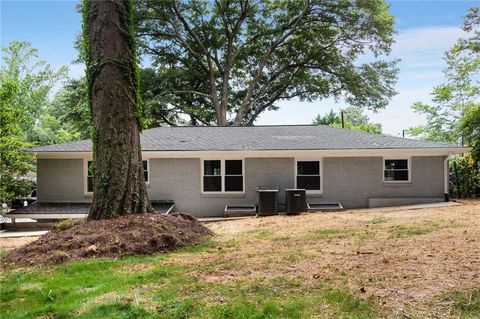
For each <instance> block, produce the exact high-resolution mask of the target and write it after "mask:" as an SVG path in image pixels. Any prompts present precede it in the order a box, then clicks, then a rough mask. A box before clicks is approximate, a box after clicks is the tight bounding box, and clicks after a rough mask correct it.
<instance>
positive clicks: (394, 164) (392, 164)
mask: <svg viewBox="0 0 480 319" xmlns="http://www.w3.org/2000/svg"><path fill="white" fill-rule="evenodd" d="M385 169H408V160H385Z"/></svg>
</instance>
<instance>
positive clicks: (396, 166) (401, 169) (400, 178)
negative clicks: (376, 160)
mask: <svg viewBox="0 0 480 319" xmlns="http://www.w3.org/2000/svg"><path fill="white" fill-rule="evenodd" d="M383 164H384V170H383V181H384V182H408V181H409V180H410V170H409V160H408V159H384V163H383Z"/></svg>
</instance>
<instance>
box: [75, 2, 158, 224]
mask: <svg viewBox="0 0 480 319" xmlns="http://www.w3.org/2000/svg"><path fill="white" fill-rule="evenodd" d="M83 9H84V12H83V14H84V38H85V51H86V60H87V80H88V93H89V102H90V107H91V111H92V118H93V128H94V133H93V151H94V161H95V170H94V184H93V201H92V205H91V207H90V212H89V216H88V217H89V219H105V218H111V217H115V216H119V215H125V214H136V213H146V212H153V208H152V206H151V204H150V202H149V200H148V196H147V191H146V185H145V179H144V175H143V165H142V153H141V145H140V133H139V132H140V129H141V125H140V122H141V111H140V108H139V103H141V101H140V98H139V92H138V72H137V65H136V53H135V40H134V37H133V19H132V14H133V11H132V2H131V1H130V0H98V1H94V0H85V1H84V8H83Z"/></svg>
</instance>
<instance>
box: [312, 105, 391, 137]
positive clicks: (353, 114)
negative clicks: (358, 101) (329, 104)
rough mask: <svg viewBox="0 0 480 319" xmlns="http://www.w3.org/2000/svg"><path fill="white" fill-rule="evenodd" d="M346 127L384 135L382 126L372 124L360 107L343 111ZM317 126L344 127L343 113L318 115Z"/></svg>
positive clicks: (316, 118) (315, 121)
mask: <svg viewBox="0 0 480 319" xmlns="http://www.w3.org/2000/svg"><path fill="white" fill-rule="evenodd" d="M343 122H344V127H345V128H347V129H351V130H354V131H362V132H370V133H375V134H381V133H382V124H380V123H371V122H370V118H369V117H368V115H366V114H364V112H363V109H362V108H360V107H355V106H351V107H347V108H346V109H344V110H343ZM313 124H315V125H330V126H334V127H342V118H341V111H339V112H338V113H335V112H334V111H333V109H331V110H330V112H328V113H327V114H325V115H323V116H321V115H320V114H318V115H317V117H315V118H314V119H313Z"/></svg>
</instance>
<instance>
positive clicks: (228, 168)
mask: <svg viewBox="0 0 480 319" xmlns="http://www.w3.org/2000/svg"><path fill="white" fill-rule="evenodd" d="M243 166H244V165H243V160H203V165H202V170H203V176H202V181H203V186H202V187H203V188H202V190H203V192H205V193H209V192H225V193H228V192H237V193H243V192H244V189H243V188H244V186H243V184H244V183H243V181H244V174H243V170H244V168H243Z"/></svg>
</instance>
